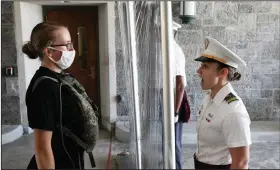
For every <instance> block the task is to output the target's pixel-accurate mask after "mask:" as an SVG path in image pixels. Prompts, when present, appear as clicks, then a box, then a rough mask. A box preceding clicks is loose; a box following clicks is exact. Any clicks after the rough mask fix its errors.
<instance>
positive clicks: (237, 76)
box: [233, 72, 241, 81]
mask: <svg viewBox="0 0 280 170" xmlns="http://www.w3.org/2000/svg"><path fill="white" fill-rule="evenodd" d="M233 76H234V80H237V81H238V80H240V78H241V74H240V73H238V72H235V73H234V75H233Z"/></svg>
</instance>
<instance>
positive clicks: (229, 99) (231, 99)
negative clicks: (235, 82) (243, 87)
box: [225, 93, 239, 104]
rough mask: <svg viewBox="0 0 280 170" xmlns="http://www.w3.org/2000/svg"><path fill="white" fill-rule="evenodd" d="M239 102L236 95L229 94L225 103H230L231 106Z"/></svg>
mask: <svg viewBox="0 0 280 170" xmlns="http://www.w3.org/2000/svg"><path fill="white" fill-rule="evenodd" d="M236 100H239V99H238V98H237V97H236V96H235V95H234V94H232V93H229V94H228V95H227V97H226V98H225V101H226V102H228V104H230V103H231V102H233V101H236Z"/></svg>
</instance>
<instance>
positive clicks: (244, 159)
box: [229, 146, 249, 169]
mask: <svg viewBox="0 0 280 170" xmlns="http://www.w3.org/2000/svg"><path fill="white" fill-rule="evenodd" d="M229 152H230V154H231V157H232V164H231V167H230V169H248V162H249V146H243V147H236V148H229Z"/></svg>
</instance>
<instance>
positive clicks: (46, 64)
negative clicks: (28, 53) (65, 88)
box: [42, 61, 62, 73]
mask: <svg viewBox="0 0 280 170" xmlns="http://www.w3.org/2000/svg"><path fill="white" fill-rule="evenodd" d="M42 66H43V67H46V68H48V69H50V70H52V71H54V72H57V73H61V71H62V69H61V68H59V67H58V66H57V65H56V64H55V63H53V62H51V63H50V62H44V61H43V62H42Z"/></svg>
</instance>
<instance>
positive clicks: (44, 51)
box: [43, 48, 51, 56]
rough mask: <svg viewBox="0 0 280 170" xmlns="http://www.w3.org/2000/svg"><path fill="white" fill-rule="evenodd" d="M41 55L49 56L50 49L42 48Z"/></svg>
mask: <svg viewBox="0 0 280 170" xmlns="http://www.w3.org/2000/svg"><path fill="white" fill-rule="evenodd" d="M43 55H44V56H50V55H51V50H50V49H49V48H44V49H43Z"/></svg>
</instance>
